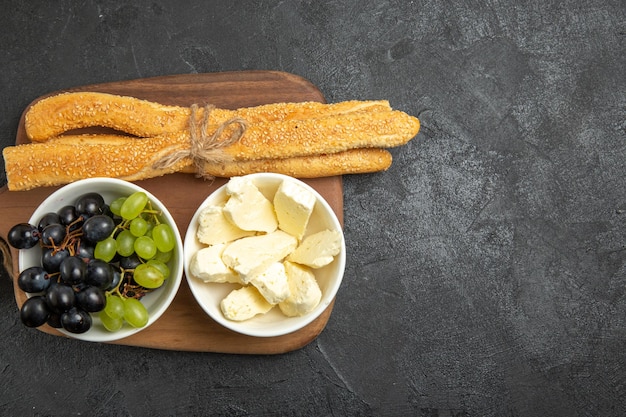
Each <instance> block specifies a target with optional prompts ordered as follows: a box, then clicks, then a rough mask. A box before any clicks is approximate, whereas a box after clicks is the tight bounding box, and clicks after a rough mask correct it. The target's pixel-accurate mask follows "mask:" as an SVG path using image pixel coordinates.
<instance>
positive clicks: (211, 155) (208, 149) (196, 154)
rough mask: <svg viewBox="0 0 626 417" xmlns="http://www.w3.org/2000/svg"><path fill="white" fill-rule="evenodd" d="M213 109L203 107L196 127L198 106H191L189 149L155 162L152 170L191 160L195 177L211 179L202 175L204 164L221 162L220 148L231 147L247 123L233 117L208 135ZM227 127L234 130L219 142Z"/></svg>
mask: <svg viewBox="0 0 626 417" xmlns="http://www.w3.org/2000/svg"><path fill="white" fill-rule="evenodd" d="M214 109H215V106H214V105H212V104H207V105H206V106H204V113H203V114H202V120H201V122H200V125H199V126H198V118H197V117H196V116H197V113H198V105H197V104H193V105H192V106H191V114H190V116H189V136H190V147H189V149H179V150H177V151H174V152H172V153H170V154H167V155H165V156H164V157H163V158H161V159H159V160H158V161H156V162H155V163H154V164H153V165H152V167H153V168H154V169H164V168H168V167H170V166H172V165H174V164H175V163H177V162H179V161H180V160H182V159H184V158H191V160H192V162H193V164H194V166H195V168H196V169H195V171H196V176H198V177H205V178H207V177H208V178H212V176H210V175H208V176H207V175H205V174H203V172H204V166H203V164H204V163H205V162H211V163H216V162H223V161H224V156H223V155H222V154H221V153H220V152H219V150H220V149H221V148H225V147H227V146H230V145H233V144H235V143H237V142H238V141H239V139H241V137H242V136H243V134H244V133H245V131H246V129H247V127H248V123H247V122H246V120H244V119H242V118H241V117H233V118H232V119H229V120H226V121H225V122H223V123H222V124H220V125H219V126H218V127H217V129H216V130H215V132H213V133H212V134H209V132H208V130H209V116H210V114H211V111H213V110H214ZM229 126H235V130H234V131H233V132H232V133H231V134H230V135H229V136H228V137H226V138H224V139H222V140H219V139H220V137H221V136H222V134H223V133H224V130H226V128H228V127H229Z"/></svg>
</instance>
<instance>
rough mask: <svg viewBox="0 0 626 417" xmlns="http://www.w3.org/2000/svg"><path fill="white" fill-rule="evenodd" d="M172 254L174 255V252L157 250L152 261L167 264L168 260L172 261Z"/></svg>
mask: <svg viewBox="0 0 626 417" xmlns="http://www.w3.org/2000/svg"><path fill="white" fill-rule="evenodd" d="M173 254H174V251H169V252H161V251H160V250H157V253H156V255H154V257H153V258H152V259H154V260H156V261H161V262H163V263H168V262H169V261H170V259H172V255H173Z"/></svg>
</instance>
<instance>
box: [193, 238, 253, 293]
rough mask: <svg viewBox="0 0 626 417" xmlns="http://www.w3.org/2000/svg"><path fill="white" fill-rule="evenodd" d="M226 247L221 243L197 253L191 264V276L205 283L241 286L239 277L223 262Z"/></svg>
mask: <svg viewBox="0 0 626 417" xmlns="http://www.w3.org/2000/svg"><path fill="white" fill-rule="evenodd" d="M225 247H226V245H225V244H223V243H220V244H217V245H212V246H209V247H206V248H202V249H200V250H199V251H197V252H196V253H195V254H194V255H193V257H192V258H191V262H190V264H189V271H190V272H191V275H192V276H194V277H196V278H198V279H201V280H202V281H204V282H218V283H224V282H231V283H239V284H240V283H241V279H240V278H239V275H237V273H236V272H235V271H233V270H232V269H230V268H229V267H227V266H226V265H225V264H224V262H223V261H222V252H223V251H224V248H225Z"/></svg>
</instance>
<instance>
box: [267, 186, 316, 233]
mask: <svg viewBox="0 0 626 417" xmlns="http://www.w3.org/2000/svg"><path fill="white" fill-rule="evenodd" d="M314 207H315V195H314V194H313V193H312V192H310V191H309V190H307V189H306V188H304V187H303V186H301V185H299V184H296V183H293V182H291V181H283V182H282V183H281V185H280V187H278V190H277V191H276V194H275V195H274V210H275V211H276V217H277V218H278V227H279V228H280V229H281V230H284V231H285V232H287V233H289V234H292V235H294V236H295V237H297V238H298V240H301V239H302V236H304V232H305V231H306V227H307V225H308V224H309V218H310V217H311V213H312V212H313V208H314Z"/></svg>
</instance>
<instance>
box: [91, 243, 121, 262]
mask: <svg viewBox="0 0 626 417" xmlns="http://www.w3.org/2000/svg"><path fill="white" fill-rule="evenodd" d="M116 252H117V242H116V241H115V239H113V238H112V237H107V238H106V239H104V240H101V241H100V242H98V243H96V247H95V249H94V253H93V255H94V257H95V258H96V259H100V260H102V261H104V262H110V261H111V259H113V258H114V257H115V253H116Z"/></svg>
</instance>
